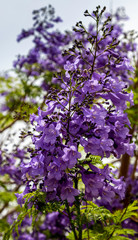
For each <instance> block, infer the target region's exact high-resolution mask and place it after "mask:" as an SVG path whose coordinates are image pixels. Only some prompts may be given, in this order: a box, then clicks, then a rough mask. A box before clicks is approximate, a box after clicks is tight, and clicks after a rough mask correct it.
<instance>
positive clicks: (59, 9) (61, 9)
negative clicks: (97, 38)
mask: <svg viewBox="0 0 138 240" xmlns="http://www.w3.org/2000/svg"><path fill="white" fill-rule="evenodd" d="M48 4H51V5H52V6H53V7H55V10H56V15H58V16H60V17H61V18H62V19H63V23H62V24H59V25H57V26H59V27H58V28H60V29H62V30H63V29H70V30H71V28H72V26H74V25H75V24H76V22H77V21H80V20H82V21H83V22H85V21H86V20H85V17H84V16H83V13H84V11H85V10H86V9H88V10H89V11H90V12H92V11H93V10H95V8H96V6H97V5H100V6H101V7H102V6H106V7H107V10H110V9H111V7H112V9H113V11H115V10H116V9H117V7H121V6H123V7H125V9H126V14H127V15H128V16H129V18H130V19H129V20H128V21H127V22H126V24H125V28H126V30H132V29H134V30H135V31H138V0H0V72H1V71H3V70H4V71H5V70H8V69H10V68H12V62H13V60H15V57H16V55H18V54H25V53H27V50H29V48H30V47H31V46H32V45H31V41H28V40H26V41H25V40H24V41H22V42H20V43H17V42H16V37H17V35H18V34H19V33H20V32H21V29H23V28H24V29H28V28H29V27H31V26H32V11H33V10H34V9H39V8H41V7H44V6H47V5H48Z"/></svg>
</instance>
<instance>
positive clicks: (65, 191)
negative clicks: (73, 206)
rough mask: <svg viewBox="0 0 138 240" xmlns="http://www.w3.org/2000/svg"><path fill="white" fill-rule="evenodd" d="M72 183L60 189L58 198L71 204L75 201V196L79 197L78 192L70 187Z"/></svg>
mask: <svg viewBox="0 0 138 240" xmlns="http://www.w3.org/2000/svg"><path fill="white" fill-rule="evenodd" d="M72 185H73V183H72V182H71V181H69V182H68V183H67V184H66V185H65V186H63V187H62V189H61V194H60V197H61V199H62V200H67V201H68V202H69V203H73V202H74V201H75V196H78V195H79V190H78V189H75V188H73V187H72Z"/></svg>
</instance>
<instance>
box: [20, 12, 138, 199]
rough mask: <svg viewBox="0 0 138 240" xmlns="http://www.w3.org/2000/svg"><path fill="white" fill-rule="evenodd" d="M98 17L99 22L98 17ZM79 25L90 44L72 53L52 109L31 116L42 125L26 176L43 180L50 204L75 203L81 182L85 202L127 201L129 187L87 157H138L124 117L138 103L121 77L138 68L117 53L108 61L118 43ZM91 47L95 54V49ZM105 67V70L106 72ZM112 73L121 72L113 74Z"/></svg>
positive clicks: (24, 169)
mask: <svg viewBox="0 0 138 240" xmlns="http://www.w3.org/2000/svg"><path fill="white" fill-rule="evenodd" d="M95 18H97V22H98V17H97V16H96V15H95ZM109 25H110V24H109ZM78 27H79V30H78V31H79V34H82V36H84V33H86V34H87V38H86V39H85V45H83V42H82V41H76V43H75V44H76V45H74V46H73V48H72V49H70V50H69V51H68V52H67V53H66V54H67V55H68V56H69V57H68V59H67V61H66V64H65V65H64V70H65V75H61V76H58V79H60V80H61V82H62V85H61V90H60V91H59V92H55V91H54V92H52V91H51V92H50V93H49V97H48V99H47V100H46V105H47V108H46V110H45V111H42V110H41V109H39V111H38V116H35V115H32V116H31V119H30V120H31V122H32V123H33V122H36V127H35V130H36V134H35V135H34V136H33V143H34V144H35V152H34V153H33V156H32V159H31V161H30V162H29V163H27V164H25V163H23V164H22V172H23V174H24V177H25V175H26V173H27V174H29V176H31V177H32V178H33V179H35V180H36V179H37V178H38V182H39V180H40V179H41V181H42V182H43V187H42V191H46V193H47V199H46V201H50V200H57V201H64V200H65V199H66V200H67V201H68V202H69V203H73V202H74V201H75V197H76V196H79V194H80V193H81V191H80V189H79V188H78V181H79V179H82V182H83V183H84V185H85V192H83V197H84V198H85V199H87V200H93V198H98V197H99V196H100V197H101V198H103V199H105V201H106V202H109V201H111V199H112V198H114V197H115V195H116V194H118V195H120V196H121V198H123V197H124V191H125V187H124V183H123V182H122V181H121V179H120V180H118V181H115V180H113V178H112V177H111V176H110V171H109V170H108V167H107V168H104V169H103V170H98V169H97V168H95V167H94V166H93V165H92V164H91V165H90V164H89V161H87V159H88V157H89V156H90V155H98V156H101V157H102V158H103V157H104V156H106V157H110V154H113V155H114V156H116V157H118V158H119V157H120V156H121V154H124V153H125V152H127V153H128V154H129V155H131V156H133V151H134V149H135V145H134V143H130V139H131V136H130V135H129V128H130V123H129V120H128V118H127V114H126V113H124V109H126V102H130V104H133V100H132V98H133V94H132V93H127V92H126V91H125V87H126V85H125V83H124V82H123V81H121V79H120V77H119V76H118V74H119V72H120V71H123V72H124V74H125V73H126V75H127V74H128V71H132V70H133V68H132V67H131V66H130V64H129V61H128V59H127V58H126V57H121V58H120V60H119V61H118V55H115V54H114V52H113V53H111V54H112V56H111V57H109V60H108V53H109V50H110V48H112V46H113V41H112V42H111V43H110V44H109V42H108V43H107V41H108V38H109V37H108V34H107V35H105V36H104V33H102V34H103V35H101V36H100V35H99V31H98V29H97V32H96V33H95V34H96V35H94V36H93V35H92V34H91V32H90V33H89V32H88V31H87V30H85V28H84V26H83V25H82V24H81V23H80V24H78ZM81 30H83V32H82V31H81ZM102 31H103V32H104V31H106V29H103V30H102ZM111 32H112V31H111ZM88 36H89V37H88ZM103 36H104V41H105V43H104V47H103V46H102V43H103ZM110 41H111V40H110ZM114 45H117V43H116V42H114ZM90 46H91V47H93V48H94V49H95V50H94V51H91V50H90ZM101 46H102V47H101ZM72 52H73V53H72ZM105 56H106V58H105ZM102 58H105V59H106V62H107V70H106V65H102V64H100V60H101V59H102ZM107 60H108V61H107ZM103 67H104V68H105V71H104V73H101V69H103ZM109 69H113V71H117V74H116V75H111V73H110V72H109ZM117 76H118V77H117ZM80 148H82V149H83V150H84V159H85V161H84V160H83V156H82V155H81V153H80V151H79V149H80ZM84 164H85V168H83V165H84ZM111 183H112V184H111ZM114 184H115V185H116V186H112V185H114Z"/></svg>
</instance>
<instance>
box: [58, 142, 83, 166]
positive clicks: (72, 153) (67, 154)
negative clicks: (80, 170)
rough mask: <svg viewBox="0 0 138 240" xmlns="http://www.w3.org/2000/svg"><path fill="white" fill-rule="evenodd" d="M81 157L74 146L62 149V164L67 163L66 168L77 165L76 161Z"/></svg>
mask: <svg viewBox="0 0 138 240" xmlns="http://www.w3.org/2000/svg"><path fill="white" fill-rule="evenodd" d="M80 157H81V154H80V153H79V152H78V151H77V148H76V147H75V146H70V147H69V148H64V155H63V157H62V159H63V161H64V162H67V167H68V168H72V167H74V165H75V164H76V163H77V159H78V158H80Z"/></svg>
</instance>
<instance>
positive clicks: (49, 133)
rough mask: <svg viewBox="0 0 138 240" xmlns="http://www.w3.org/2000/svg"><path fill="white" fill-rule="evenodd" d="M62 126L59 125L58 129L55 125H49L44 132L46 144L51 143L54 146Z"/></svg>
mask: <svg viewBox="0 0 138 240" xmlns="http://www.w3.org/2000/svg"><path fill="white" fill-rule="evenodd" d="M60 126H61V125H60V124H57V125H56V127H55V125H54V124H53V123H51V124H50V125H49V127H46V128H45V130H44V133H45V137H44V142H45V143H50V144H54V143H55V142H56V138H57V136H59V129H60Z"/></svg>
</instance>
